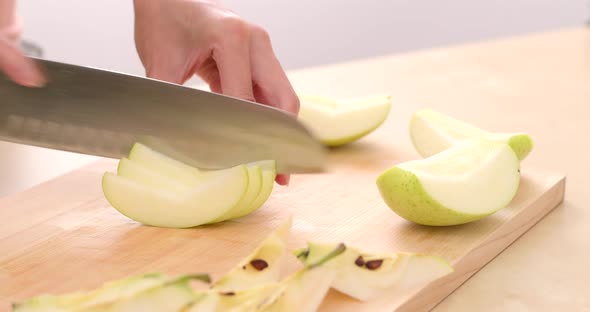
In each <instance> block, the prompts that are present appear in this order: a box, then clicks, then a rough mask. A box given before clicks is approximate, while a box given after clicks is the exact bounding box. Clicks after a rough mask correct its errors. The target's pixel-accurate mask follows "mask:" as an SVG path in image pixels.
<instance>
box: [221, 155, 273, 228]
mask: <svg viewBox="0 0 590 312" xmlns="http://www.w3.org/2000/svg"><path fill="white" fill-rule="evenodd" d="M247 168H248V179H249V180H248V190H247V191H246V194H245V195H244V197H243V198H242V200H240V202H239V203H238V204H237V205H236V206H235V207H233V208H232V209H230V210H229V211H227V212H226V213H224V214H223V215H222V216H221V217H219V218H217V219H216V220H215V221H213V222H221V221H224V220H229V219H235V218H237V217H239V216H240V213H241V212H242V211H245V210H247V209H248V208H249V207H250V206H251V205H252V203H253V202H254V201H255V200H256V198H257V197H258V195H259V194H260V191H261V190H262V183H263V177H262V170H261V169H260V166H257V165H247Z"/></svg>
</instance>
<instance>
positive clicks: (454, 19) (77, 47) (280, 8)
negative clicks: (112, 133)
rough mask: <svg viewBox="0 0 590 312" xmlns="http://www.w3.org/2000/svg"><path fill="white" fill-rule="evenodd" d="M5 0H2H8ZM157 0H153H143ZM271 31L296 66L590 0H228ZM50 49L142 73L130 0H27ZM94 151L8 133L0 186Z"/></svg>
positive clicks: (23, 181)
mask: <svg viewBox="0 0 590 312" xmlns="http://www.w3.org/2000/svg"><path fill="white" fill-rule="evenodd" d="M0 1H1V0H0ZM144 1H149V0H144ZM224 3H225V4H226V5H227V6H229V7H230V8H232V9H233V10H235V11H236V12H237V13H239V14H241V15H242V16H244V17H245V18H247V19H248V20H250V21H253V22H255V23H258V24H260V25H262V26H264V27H265V28H266V29H267V30H268V31H269V32H270V34H271V37H272V38H273V43H274V47H275V50H276V52H277V54H278V55H279V58H280V59H281V61H282V63H283V65H284V66H285V67H286V68H287V69H295V68H300V67H306V66H314V65H319V64H326V63H335V62H342V61H346V60H351V59H356V58H364V57H370V56H376V55H383V54H389V53H399V52H407V51H411V50H416V49H424V48H428V47H434V46H440V45H449V44H457V43H463V42H467V41H473V40H485V39H491V38H496V37H500V36H507V35H516V34H522V33H528V32H537V31H544V30H550V29H555V28H560V27H567V26H574V25H581V24H583V23H584V22H585V20H586V19H587V17H588V15H589V14H588V13H589V11H590V9H589V3H588V0H500V1H494V0H488V1H477V0H431V1H425V0H389V1H386V0H364V1H351V0H349V1H346V0H315V1H314V0H291V1H287V0H226V1H224ZM19 12H20V14H21V16H22V17H23V18H24V21H25V32H24V35H25V38H26V39H27V40H31V41H33V42H35V43H37V44H39V45H41V47H42V48H43V50H44V53H45V55H44V56H45V57H47V58H50V59H54V60H59V61H65V62H70V63H75V64H82V65H90V66H95V67H102V68H107V69H112V70H117V71H123V72H128V73H132V74H138V75H141V74H143V69H142V67H141V64H140V62H139V60H138V58H137V55H136V52H135V47H134V44H133V12H132V1H131V0H94V1H90V0H84V1H83V0H53V1H41V0H20V1H19ZM92 159H93V158H90V157H86V156H80V155H77V154H70V153H63V152H57V151H50V150H44V149H38V148H32V147H26V146H20V145H15V144H9V143H0V172H2V175H1V177H0V195H4V194H8V193H12V192H16V191H19V190H22V189H24V188H26V187H29V186H31V185H34V184H37V183H39V182H41V181H43V180H46V179H48V178H51V177H54V176H56V175H58V174H61V173H62V172H64V171H67V170H71V169H73V168H75V167H77V166H80V165H81V164H83V163H87V162H89V161H90V160H92Z"/></svg>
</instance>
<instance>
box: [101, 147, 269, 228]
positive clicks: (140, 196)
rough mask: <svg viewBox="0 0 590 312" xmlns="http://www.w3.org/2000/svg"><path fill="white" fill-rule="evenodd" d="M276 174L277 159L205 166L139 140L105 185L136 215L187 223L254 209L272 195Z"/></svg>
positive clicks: (162, 223) (113, 199)
mask: <svg viewBox="0 0 590 312" xmlns="http://www.w3.org/2000/svg"><path fill="white" fill-rule="evenodd" d="M275 177H276V167H275V161H274V160H267V161H260V162H255V163H249V164H244V165H239V166H235V167H233V168H229V169H223V170H214V171H203V170H199V169H198V168H195V167H192V166H188V165H186V164H184V163H182V162H179V161H177V160H175V159H173V158H170V157H167V156H165V155H164V154H161V153H159V152H157V151H155V150H153V149H150V148H149V147H147V146H145V145H142V144H139V143H137V144H135V145H134V146H133V148H132V150H131V152H130V153H129V157H128V158H123V159H121V160H120V161H119V166H118V168H117V173H116V174H114V173H110V172H107V173H105V174H104V176H103V180H102V188H103V193H104V195H105V197H106V199H107V200H108V201H109V203H110V204H111V205H112V206H113V207H114V208H115V209H117V210H118V211H119V212H121V213H122V214H123V215H125V216H127V217H129V218H130V219H133V220H135V221H138V222H140V223H143V224H146V225H152V226H158V227H170V228H186V227H194V226H199V225H203V224H209V223H215V222H221V221H224V220H230V219H235V218H239V217H243V216H246V215H248V214H250V213H252V212H253V211H255V210H256V209H258V208H259V207H261V206H262V205H263V204H264V203H265V202H266V200H267V199H268V198H269V196H270V194H271V192H272V189H273V186H274V179H275Z"/></svg>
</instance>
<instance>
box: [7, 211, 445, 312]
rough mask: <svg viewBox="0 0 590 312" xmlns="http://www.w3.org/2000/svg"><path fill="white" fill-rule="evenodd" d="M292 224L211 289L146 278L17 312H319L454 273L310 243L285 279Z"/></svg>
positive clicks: (405, 258)
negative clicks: (338, 299)
mask: <svg viewBox="0 0 590 312" xmlns="http://www.w3.org/2000/svg"><path fill="white" fill-rule="evenodd" d="M290 227H291V219H288V220H287V221H286V222H284V223H283V224H282V225H280V226H279V227H277V229H275V230H274V231H273V232H272V233H271V234H270V235H269V236H267V237H266V238H265V239H264V240H263V241H262V242H261V243H260V244H259V246H258V247H257V248H256V249H255V250H254V251H253V252H252V253H251V254H250V255H249V256H247V257H245V258H244V259H243V260H242V261H241V262H239V263H238V265H237V266H236V267H235V268H233V269H232V270H230V271H229V272H228V273H226V274H225V275H224V276H222V277H221V278H219V279H218V280H217V281H216V282H214V283H213V284H212V285H210V287H209V288H207V289H205V290H202V289H195V288H193V287H192V285H191V282H192V281H195V280H196V281H201V282H205V283H210V278H209V275H208V274H197V275H181V276H174V277H168V276H165V275H163V274H145V275H141V276H134V277H130V278H126V279H122V280H119V281H115V282H110V283H107V284H105V285H104V286H103V287H101V288H100V289H98V290H93V291H89V292H77V293H73V294H66V295H61V296H51V295H44V296H40V297H36V298H32V299H29V300H27V301H24V302H21V303H17V304H14V306H13V310H14V311H15V312H33V311H35V312H45V311H52V312H57V311H60V312H62V311H64V312H65V311H68V312H73V311H76V312H89V311H108V312H151V311H154V312H155V311H158V312H167V311H171V312H172V311H174V312H176V311H179V312H214V311H221V312H223V311H253V312H254V311H285V312H289V311H297V312H311V311H317V310H318V308H319V306H320V305H321V304H322V302H323V301H324V298H325V296H326V294H327V293H328V291H329V290H330V288H334V289H336V290H338V291H340V292H342V293H344V294H346V295H348V296H351V297H352V298H356V299H358V300H361V301H368V300H372V299H376V298H379V297H382V296H387V297H392V296H396V295H405V294H406V291H411V290H414V289H415V288H416V287H419V286H424V285H426V284H428V283H430V282H432V281H434V280H436V279H438V278H441V277H443V276H445V275H447V274H449V273H451V272H452V271H453V268H452V267H451V266H450V265H449V264H448V263H447V262H446V261H444V260H443V259H441V258H438V257H435V256H427V255H422V254H416V253H404V252H399V253H392V254H369V253H365V252H363V251H361V250H359V249H356V248H352V247H348V246H346V245H345V244H343V243H318V242H309V243H308V246H307V247H305V248H301V249H297V250H295V251H293V254H294V255H296V256H297V257H298V258H299V260H300V261H301V263H302V267H301V268H299V269H297V270H296V271H294V272H292V273H291V274H290V275H288V276H286V277H285V278H281V274H280V273H281V266H282V263H283V260H284V256H285V255H288V254H289V253H287V252H286V250H287V239H288V233H289V229H290Z"/></svg>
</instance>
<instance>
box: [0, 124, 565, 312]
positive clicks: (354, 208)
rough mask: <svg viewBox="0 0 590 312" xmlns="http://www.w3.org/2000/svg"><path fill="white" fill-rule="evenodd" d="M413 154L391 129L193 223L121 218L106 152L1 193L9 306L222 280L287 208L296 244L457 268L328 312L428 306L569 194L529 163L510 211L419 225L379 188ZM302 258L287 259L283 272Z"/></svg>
mask: <svg viewBox="0 0 590 312" xmlns="http://www.w3.org/2000/svg"><path fill="white" fill-rule="evenodd" d="M413 157H416V155H415V154H413V153H412V152H411V150H410V149H409V147H408V146H404V147H403V148H402V147H399V146H396V144H393V143H390V142H389V141H388V140H387V139H386V134H385V132H381V133H380V134H379V133H378V134H374V135H373V136H371V137H370V139H366V140H363V141H360V142H357V143H356V144H352V145H350V146H347V147H343V148H339V149H332V150H331V151H330V155H329V159H330V164H331V166H330V168H329V172H327V173H324V174H318V175H296V176H293V177H292V180H291V185H290V186H289V187H281V186H276V187H275V189H274V191H273V194H272V196H271V198H270V199H269V200H268V202H267V203H266V204H265V205H264V206H263V207H262V208H261V209H259V210H258V211H257V212H255V213H254V214H252V215H250V216H247V217H244V218H241V219H238V220H234V221H230V222H224V223H220V224H216V225H211V226H203V227H198V228H193V229H163V228H156V227H149V226H143V225H140V224H138V223H136V222H134V221H131V220H129V219H127V218H126V217H124V216H123V215H121V214H119V213H118V212H117V211H116V210H114V209H113V208H112V207H110V206H109V204H108V203H107V201H106V200H105V199H104V197H103V195H102V192H101V186H100V180H101V176H102V174H103V173H104V172H105V171H114V170H115V168H116V161H113V160H100V161H98V162H96V163H93V164H91V165H88V166H86V167H83V168H81V169H79V170H75V171H72V172H70V173H68V174H66V175H64V176H61V177H59V178H57V179H54V180H52V181H49V182H47V183H44V184H41V185H39V186H37V187H34V188H32V189H30V190H28V191H25V192H23V193H20V194H16V195H14V196H11V197H7V198H4V199H2V200H0V310H2V311H5V310H9V305H10V303H11V302H14V301H18V300H23V299H25V298H29V297H31V296H36V295H40V294H47V293H49V294H60V293H64V292H71V291H76V290H82V289H92V288H95V287H98V286H100V285H101V284H102V283H103V282H105V281H109V280H113V279H119V278H122V277H125V276H129V275H135V274H140V273H145V272H156V271H157V272H165V273H168V274H181V273H188V272H209V273H211V274H212V277H213V278H217V277H219V276H220V275H221V274H223V273H224V272H226V271H227V270H229V269H230V268H231V267H232V266H234V265H235V264H236V263H237V262H238V261H239V260H240V259H241V258H242V257H244V256H246V255H247V254H248V253H249V252H250V251H251V250H252V249H253V248H254V247H255V246H256V245H257V244H258V243H259V242H260V241H261V240H262V239H263V238H264V237H265V236H266V235H268V234H269V233H270V231H272V230H273V229H274V228H275V227H276V226H277V225H279V224H280V223H281V222H283V221H284V220H285V219H286V218H287V217H288V216H292V217H293V228H292V235H291V237H290V241H289V246H290V248H292V249H294V248H297V247H301V246H304V244H305V241H306V240H309V239H314V240H322V241H333V242H337V241H338V242H339V241H342V242H345V243H347V244H349V245H351V246H356V247H360V248H362V249H364V250H366V251H375V252H385V251H391V252H394V251H409V252H421V253H428V254H433V255H438V256H441V257H444V258H445V259H447V260H448V261H449V262H450V263H452V265H453V266H454V268H455V271H454V273H453V274H451V275H448V276H447V277H445V278H442V279H440V280H438V281H435V282H434V283H432V284H431V285H428V286H426V287H423V288H420V289H417V290H415V291H413V292H410V293H392V294H391V296H388V297H387V298H382V299H379V300H375V301H371V302H368V303H360V302H357V301H354V300H352V299H350V298H347V297H346V296H344V295H342V294H339V293H337V292H336V291H330V293H329V294H328V296H327V298H326V300H325V302H324V304H323V305H322V307H321V311H393V310H398V311H422V310H429V309H431V308H432V307H434V306H435V305H436V304H437V303H438V302H440V301H441V300H442V299H444V298H445V297H446V296H447V295H449V294H450V293H451V292H453V290H455V289H456V288H457V287H459V286H460V285H461V284H462V283H463V282H464V281H465V280H467V279H468V278H469V277H470V276H472V275H473V274H475V273H476V272H477V271H478V270H479V269H481V268H482V267H483V266H484V265H485V264H486V263H487V262H489V261H490V260H492V259H493V258H494V257H495V256H496V255H498V254H499V253H500V252H502V250H503V249H504V248H506V247H507V246H509V245H510V244H511V243H512V242H513V241H514V240H516V239H517V238H518V237H519V236H520V235H522V234H523V233H524V232H525V231H527V229H529V228H530V227H532V226H533V225H534V224H535V223H536V222H537V221H539V220H540V219H541V218H542V217H543V216H544V215H545V214H547V213H548V212H549V211H551V210H552V209H553V208H554V207H556V206H557V205H558V204H559V203H560V202H561V201H562V200H563V196H564V187H565V178H564V176H562V175H560V174H553V173H548V172H545V171H543V170H538V169H534V168H529V167H527V166H526V162H525V164H524V165H523V166H522V169H521V171H522V181H521V185H520V188H519V191H518V193H517V195H516V197H515V198H514V200H513V201H512V203H511V204H510V205H509V207H507V208H505V209H503V210H501V211H499V212H498V213H496V214H494V215H492V216H490V217H488V218H485V219H483V220H481V221H478V222H474V223H470V224H466V225H461V226H451V227H427V226H419V225H415V224H412V223H410V222H407V221H405V220H403V219H402V218H400V217H398V216H397V215H396V214H394V213H393V212H392V211H391V210H390V209H389V208H388V207H387V206H386V205H385V203H384V202H383V201H382V199H381V197H380V195H379V193H378V189H377V187H376V184H375V179H376V178H377V176H378V174H379V173H381V172H382V171H383V170H385V169H387V168H388V167H390V166H392V165H394V164H396V163H399V162H400V161H404V160H408V159H411V158H413ZM297 266H298V263H297V261H296V260H295V259H293V258H289V260H288V261H287V265H286V268H285V273H287V272H289V271H290V270H294V269H295V268H296V267H297Z"/></svg>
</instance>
